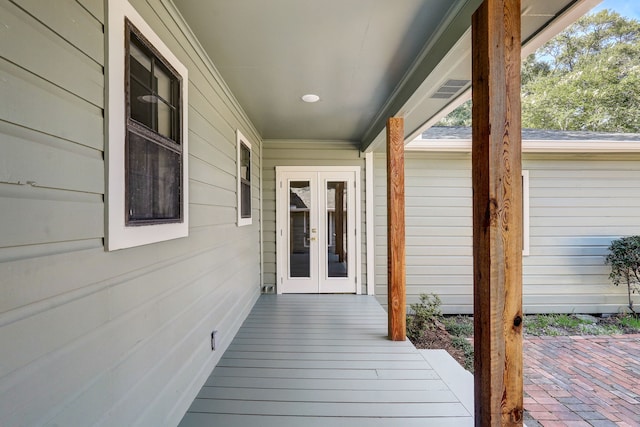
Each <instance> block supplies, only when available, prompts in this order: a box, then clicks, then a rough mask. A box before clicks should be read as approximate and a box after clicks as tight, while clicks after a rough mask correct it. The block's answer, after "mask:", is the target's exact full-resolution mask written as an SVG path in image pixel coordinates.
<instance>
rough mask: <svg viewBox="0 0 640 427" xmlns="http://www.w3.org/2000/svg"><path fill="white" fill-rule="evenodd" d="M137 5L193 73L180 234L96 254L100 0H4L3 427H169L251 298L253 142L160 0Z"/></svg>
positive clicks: (255, 273)
mask: <svg viewBox="0 0 640 427" xmlns="http://www.w3.org/2000/svg"><path fill="white" fill-rule="evenodd" d="M133 4H134V6H135V7H136V8H137V10H138V11H139V12H140V13H141V15H142V16H143V17H144V18H145V19H146V20H147V22H148V23H149V24H150V25H151V27H152V28H153V29H154V31H155V32H157V33H158V34H159V35H160V37H161V38H162V39H163V41H164V42H165V43H166V44H167V45H168V46H169V47H170V49H172V51H173V53H174V54H176V56H177V57H178V58H179V59H180V61H181V62H182V63H183V64H184V65H185V66H186V67H187V68H188V69H189V80H190V81H189V101H190V105H189V144H190V147H189V148H190V153H189V155H190V156H189V162H190V194H189V199H190V212H191V216H190V227H191V228H190V232H189V237H188V238H183V239H177V240H172V241H167V242H162V243H158V244H153V245H147V246H142V247H137V248H132V249H125V250H120V251H115V252H105V251H104V247H103V238H104V203H103V196H104V191H105V179H104V175H105V171H104V161H103V152H104V148H105V144H106V143H107V141H105V140H104V137H103V132H104V123H103V110H104V108H105V105H104V96H103V91H104V82H105V76H104V74H103V67H104V66H105V64H104V43H105V40H104V37H105V35H104V33H103V25H104V4H103V2H102V1H101V0H82V1H80V0H78V1H73V0H60V1H55V2H48V1H40V0H15V1H3V2H1V3H0V99H2V102H0V153H1V154H0V212H2V216H1V218H2V220H1V221H0V343H2V345H0V425H3V426H13V425H40V424H48V425H49V424H50V425H55V424H57V425H94V424H96V425H134V424H138V425H175V424H177V422H178V421H179V420H180V418H181V417H182V414H183V413H184V411H185V410H186V409H187V407H188V405H189V404H190V402H191V400H192V399H193V397H194V396H195V395H196V393H197V391H198V390H199V388H200V386H201V385H202V384H203V383H204V381H205V379H206V378H207V376H208V374H209V373H210V371H211V369H212V368H213V367H214V366H215V364H216V363H217V361H218V359H219V358H220V356H221V355H222V353H223V352H224V349H225V348H226V346H227V345H228V344H229V343H230V341H231V339H232V338H233V336H234V334H235V331H236V330H237V329H238V328H239V326H240V324H241V323H242V321H243V320H244V317H245V316H246V314H247V313H248V311H249V309H250V308H251V306H252V305H253V303H254V302H255V300H256V298H257V296H258V295H259V290H260V237H259V227H260V223H261V219H260V217H259V215H260V210H259V206H260V187H259V181H260V169H261V167H262V166H261V161H262V159H261V158H260V146H261V143H262V141H261V140H260V137H259V135H258V134H257V133H256V131H255V130H254V129H253V127H252V125H251V123H250V122H249V121H248V119H247V118H246V116H245V114H244V113H243V112H242V110H241V108H240V107H239V106H238V104H237V102H236V100H235V99H234V98H233V96H232V95H231V94H230V92H229V90H228V88H227V87H226V86H225V85H224V83H223V82H222V79H221V78H220V77H219V75H218V74H217V73H216V71H215V69H214V68H213V66H212V65H211V64H209V63H208V61H207V60H205V59H203V57H202V56H201V55H200V51H199V50H198V48H197V43H194V41H195V39H194V38H193V36H192V35H191V34H190V33H189V32H188V30H186V27H185V26H184V25H183V24H182V23H181V21H180V18H179V17H178V16H177V15H176V14H175V13H174V12H173V9H172V6H171V4H170V3H168V2H165V1H164V0H150V1H143V0H137V1H134V2H133ZM237 128H240V129H241V131H242V132H243V133H244V134H245V135H246V136H247V137H249V138H250V140H251V143H252V148H253V161H254V167H253V171H252V173H253V176H252V178H253V179H252V182H253V215H254V220H253V225H251V226H245V227H240V228H238V227H237V226H236V224H235V223H236V180H235V174H236V163H235V162H236V141H235V130H236V129H237ZM213 329H217V330H218V331H219V334H218V350H217V351H216V352H212V351H211V348H210V338H209V335H210V333H211V331H212V330H213Z"/></svg>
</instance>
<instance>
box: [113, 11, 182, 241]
mask: <svg viewBox="0 0 640 427" xmlns="http://www.w3.org/2000/svg"><path fill="white" fill-rule="evenodd" d="M107 15H108V19H107V28H106V31H107V33H108V36H107V58H106V61H105V64H106V73H107V76H108V78H107V81H106V84H107V88H106V96H107V99H106V100H105V101H106V105H107V108H105V123H106V125H105V162H106V165H105V170H106V174H107V188H106V193H107V194H106V198H105V218H106V230H105V236H106V238H105V248H106V250H108V251H112V250H116V249H123V248H131V247H134V246H140V245H146V244H150V243H155V242H161V241H165V240H171V239H177V238H180V237H186V236H188V235H189V197H188V196H189V186H188V184H189V167H188V159H189V150H188V147H189V146H188V140H187V134H188V129H187V127H188V125H187V124H188V123H189V121H188V118H187V110H188V105H189V100H188V97H187V94H188V91H187V86H188V81H189V76H188V72H187V68H186V67H185V66H184V65H183V64H182V63H181V62H180V61H179V60H178V58H177V57H176V56H175V55H173V53H172V52H171V51H170V50H169V48H168V47H167V46H166V45H165V44H164V43H163V42H162V40H161V39H160V37H158V35H157V34H156V33H155V32H154V31H153V30H152V29H151V27H150V26H149V25H148V24H147V23H146V22H145V21H144V19H143V18H142V17H141V16H140V14H139V13H138V12H137V11H136V10H135V9H134V8H133V6H131V4H129V2H128V1H126V0H113V1H108V2H107ZM125 17H126V18H128V19H129V21H131V23H133V25H134V26H135V27H136V28H137V29H138V30H139V31H140V32H141V33H142V34H143V35H144V36H145V37H146V38H147V40H148V41H149V42H150V44H151V45H153V47H155V48H156V49H157V50H158V52H160V54H161V55H162V56H163V57H164V58H165V59H166V60H167V61H168V62H169V63H170V64H171V65H172V66H173V67H174V68H175V70H176V71H177V72H178V74H179V75H180V77H181V78H182V85H181V87H182V89H181V94H180V102H181V105H182V119H181V126H180V129H181V132H182V193H183V194H182V203H183V205H182V215H183V221H182V222H179V223H172V224H153V225H141V226H129V227H127V226H126V225H125V196H126V195H125V134H126V123H125V90H124V87H125V86H124V85H125V75H124V65H125V41H124V37H125Z"/></svg>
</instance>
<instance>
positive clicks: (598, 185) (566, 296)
mask: <svg viewBox="0 0 640 427" xmlns="http://www.w3.org/2000/svg"><path fill="white" fill-rule="evenodd" d="M523 168H524V169H527V170H529V180H530V188H529V192H530V199H529V203H530V209H529V212H530V228H529V230H530V255H529V256H526V257H524V259H523V283H524V306H525V311H527V312H541V311H542V312H544V311H553V312H616V311H618V310H619V309H620V308H621V307H623V306H625V305H626V294H625V292H624V289H623V288H616V287H614V286H613V285H611V284H610V282H609V279H608V274H609V270H608V267H606V266H605V265H604V257H605V256H606V252H607V251H606V248H607V247H608V245H609V244H610V242H611V240H612V239H614V238H616V237H619V236H624V235H633V234H640V155H625V156H620V155H604V154H601V155H593V154H590V155H571V154H567V155H558V154H556V155H544V154H528V155H527V154H525V156H524V160H523ZM375 169H376V175H375V197H376V283H377V287H376V294H377V295H378V296H379V299H380V300H381V301H382V302H385V300H386V271H387V269H386V193H385V192H386V177H385V173H386V172H385V171H386V166H385V159H384V156H383V155H377V156H376V158H375ZM405 179H406V199H405V202H406V228H407V230H406V232H407V258H406V260H407V261H406V262H407V300H408V303H412V302H415V301H417V299H418V297H419V295H420V294H421V293H432V292H433V293H436V294H438V295H439V296H440V297H441V298H442V301H443V309H444V311H445V312H450V313H455V312H462V313H470V312H472V310H473V298H472V294H473V269H472V266H473V258H472V245H473V242H472V234H473V230H472V218H471V215H472V193H471V158H470V155H469V154H462V153H460V154H455V153H448V154H443V153H416V152H406V169H405Z"/></svg>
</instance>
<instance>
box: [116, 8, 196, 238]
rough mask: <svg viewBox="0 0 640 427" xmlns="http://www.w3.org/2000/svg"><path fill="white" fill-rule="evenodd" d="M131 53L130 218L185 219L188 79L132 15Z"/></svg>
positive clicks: (132, 221)
mask: <svg viewBox="0 0 640 427" xmlns="http://www.w3.org/2000/svg"><path fill="white" fill-rule="evenodd" d="M125 58H126V59H125V91H126V93H125V99H126V104H127V105H126V139H125V170H126V172H125V189H126V190H125V191H126V195H125V209H126V212H125V224H126V225H127V226H137V225H149V224H166V223H175V222H182V221H183V219H184V210H183V198H184V194H183V191H182V182H183V181H182V174H183V144H182V140H181V139H182V130H181V128H180V121H181V114H182V111H181V108H182V103H181V100H180V93H181V84H182V79H181V77H180V75H179V74H178V72H177V71H175V69H174V68H173V67H172V66H171V65H170V64H169V63H168V62H167V61H166V59H165V58H163V57H162V55H160V53H159V52H158V51H157V50H156V49H155V48H154V47H153V46H152V45H151V44H150V43H149V42H148V41H147V39H146V38H145V37H144V36H143V35H142V34H141V33H140V32H139V31H138V30H137V29H136V28H135V27H134V26H133V25H132V24H131V22H129V21H128V20H127V21H126V40H125Z"/></svg>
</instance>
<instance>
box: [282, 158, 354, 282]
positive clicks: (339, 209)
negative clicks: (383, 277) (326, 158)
mask: <svg viewBox="0 0 640 427" xmlns="http://www.w3.org/2000/svg"><path fill="white" fill-rule="evenodd" d="M305 169H306V170H305ZM358 176H359V170H358V169H355V168H348V169H347V168H323V169H317V168H316V169H312V168H291V167H279V168H276V183H277V188H276V193H277V194H276V218H277V220H276V223H277V255H278V262H277V265H278V277H279V278H278V286H277V290H278V293H357V292H358V287H357V283H356V280H357V271H358V268H357V263H358V261H357V260H358V259H359V257H358V256H357V254H356V248H357V247H358V245H357V242H358V241H359V235H358V228H359V226H358V222H359V219H358V218H357V214H358V213H359V207H358V206H357V204H359V197H358V193H357V185H358V180H357V178H358Z"/></svg>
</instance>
